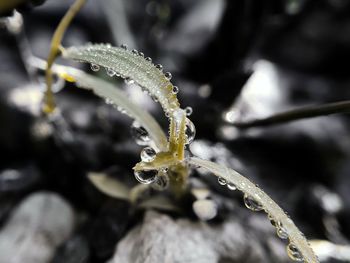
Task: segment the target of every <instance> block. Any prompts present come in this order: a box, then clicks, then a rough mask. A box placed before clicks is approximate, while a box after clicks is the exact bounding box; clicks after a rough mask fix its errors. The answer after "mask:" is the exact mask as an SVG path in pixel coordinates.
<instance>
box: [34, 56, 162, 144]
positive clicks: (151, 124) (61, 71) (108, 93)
mask: <svg viewBox="0 0 350 263" xmlns="http://www.w3.org/2000/svg"><path fill="white" fill-rule="evenodd" d="M30 64H32V65H34V66H35V67H38V68H45V62H44V61H43V60H41V59H38V58H32V59H31V60H30ZM52 70H53V72H54V73H56V74H57V75H59V76H60V77H62V78H64V79H66V80H67V81H71V82H76V84H77V86H78V87H80V88H84V89H88V90H92V91H93V92H94V93H95V94H96V95H98V96H100V97H102V98H104V99H106V100H108V101H109V102H111V103H113V104H114V105H117V106H119V107H121V108H122V109H123V110H125V111H126V112H127V114H128V115H129V116H130V117H131V118H133V119H135V120H136V121H137V122H138V123H139V124H140V125H141V126H142V127H144V128H145V129H146V130H147V132H148V133H149V136H150V137H151V139H152V141H153V142H154V144H155V146H156V147H157V148H158V149H159V150H161V151H165V150H166V149H167V147H168V142H167V137H166V135H165V133H164V132H163V130H162V128H161V127H160V125H159V124H158V122H157V121H156V120H155V119H154V118H153V117H152V115H150V114H149V113H148V112H147V111H145V110H144V109H142V108H140V107H139V106H138V105H137V104H134V103H133V102H132V101H130V100H129V99H128V97H127V95H126V94H125V93H124V92H123V91H121V90H119V89H117V88H116V87H115V86H114V85H113V84H111V83H109V82H107V81H104V80H102V79H99V78H97V77H94V76H92V75H89V74H86V73H85V72H83V71H81V70H78V69H75V68H72V67H67V66H61V65H54V66H53V68H52Z"/></svg>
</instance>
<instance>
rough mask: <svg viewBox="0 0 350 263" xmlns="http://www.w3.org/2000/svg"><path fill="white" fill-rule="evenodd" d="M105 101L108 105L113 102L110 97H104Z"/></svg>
mask: <svg viewBox="0 0 350 263" xmlns="http://www.w3.org/2000/svg"><path fill="white" fill-rule="evenodd" d="M105 102H106V104H108V105H112V104H113V101H112V100H111V99H110V98H106V99H105Z"/></svg>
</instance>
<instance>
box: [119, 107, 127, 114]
mask: <svg viewBox="0 0 350 263" xmlns="http://www.w3.org/2000/svg"><path fill="white" fill-rule="evenodd" d="M117 110H118V111H120V113H122V114H127V112H126V110H125V109H124V108H123V107H120V106H118V107H117Z"/></svg>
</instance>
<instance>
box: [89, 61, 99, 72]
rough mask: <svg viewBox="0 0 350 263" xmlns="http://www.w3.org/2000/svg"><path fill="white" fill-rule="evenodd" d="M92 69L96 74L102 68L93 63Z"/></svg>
mask: <svg viewBox="0 0 350 263" xmlns="http://www.w3.org/2000/svg"><path fill="white" fill-rule="evenodd" d="M90 68H91V70H92V71H95V72H96V71H99V70H100V66H99V65H97V64H93V63H91V64H90Z"/></svg>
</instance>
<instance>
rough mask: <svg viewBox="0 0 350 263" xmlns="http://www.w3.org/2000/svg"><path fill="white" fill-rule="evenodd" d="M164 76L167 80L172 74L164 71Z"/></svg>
mask: <svg viewBox="0 0 350 263" xmlns="http://www.w3.org/2000/svg"><path fill="white" fill-rule="evenodd" d="M164 76H165V78H166V79H167V80H171V78H172V75H171V73H170V72H165V73H164Z"/></svg>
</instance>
